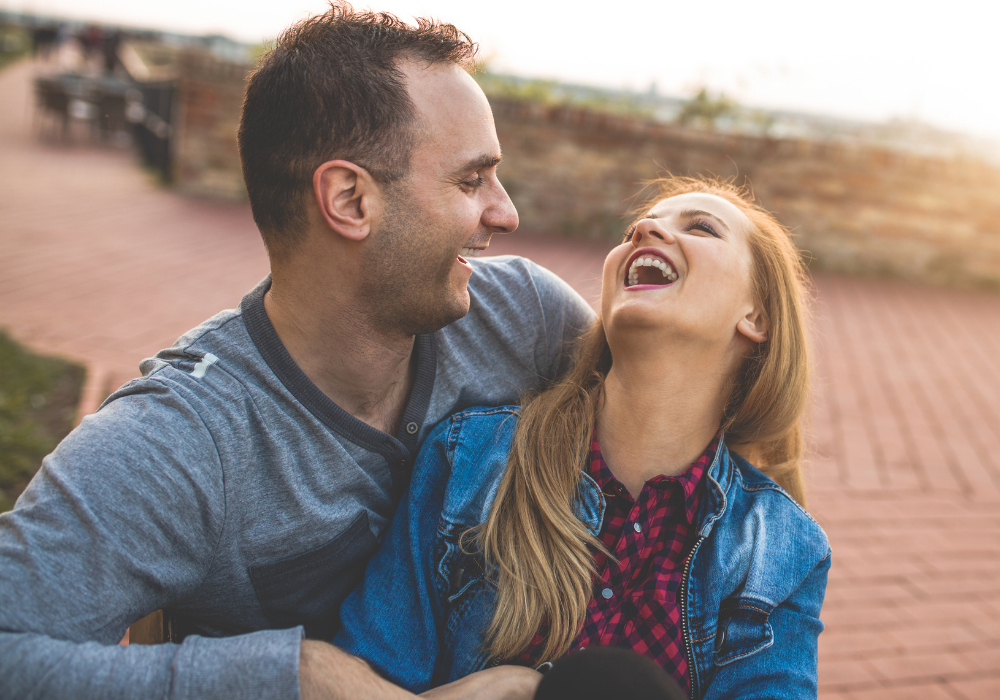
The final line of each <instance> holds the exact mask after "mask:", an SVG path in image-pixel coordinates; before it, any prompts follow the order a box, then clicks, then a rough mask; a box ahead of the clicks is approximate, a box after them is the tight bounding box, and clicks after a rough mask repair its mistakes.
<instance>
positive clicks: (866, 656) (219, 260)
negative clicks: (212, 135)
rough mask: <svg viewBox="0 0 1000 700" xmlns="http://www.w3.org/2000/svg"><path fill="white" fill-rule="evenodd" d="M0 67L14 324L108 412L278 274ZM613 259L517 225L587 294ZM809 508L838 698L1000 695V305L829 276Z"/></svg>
mask: <svg viewBox="0 0 1000 700" xmlns="http://www.w3.org/2000/svg"><path fill="white" fill-rule="evenodd" d="M30 71H31V66H30V65H29V64H20V65H18V66H15V67H13V68H10V69H8V70H7V71H5V72H3V73H0V95H3V101H2V102H0V183H2V187H0V326H2V327H5V328H7V329H8V330H9V331H10V332H11V333H12V334H13V335H14V336H15V337H16V338H18V339H20V340H22V341H23V342H26V343H27V344H29V345H30V346H32V347H33V348H36V349H38V350H40V351H42V352H50V353H58V354H62V355H65V356H68V357H71V358H74V359H77V360H79V361H81V362H84V363H85V364H86V365H87V366H88V368H89V369H90V370H91V371H90V375H89V376H90V377H91V378H90V380H89V383H88V392H89V395H90V400H91V402H92V403H93V402H94V401H96V400H97V398H98V397H99V396H100V395H101V394H102V393H103V392H105V391H106V390H107V388H108V387H113V386H116V385H118V384H120V383H121V382H122V381H124V380H126V379H128V378H130V377H132V376H135V375H136V372H137V369H136V366H137V364H138V362H139V360H140V359H141V358H143V357H145V356H148V355H150V354H152V353H153V352H155V351H156V350H157V349H158V348H160V347H163V346H165V345H169V344H170V343H172V342H173V340H174V339H175V338H176V337H177V336H178V335H180V334H181V333H182V332H184V331H185V330H186V329H188V328H189V327H191V326H193V325H195V324H196V323H198V322H199V321H201V320H202V319H204V318H206V317H208V316H209V315H211V314H212V313H214V312H215V311H217V310H219V309H222V308H227V307H232V306H234V305H236V304H238V303H239V300H240V298H241V296H242V294H243V293H244V291H246V290H247V289H249V288H250V287H251V286H253V284H254V283H255V282H256V281H257V280H258V279H260V278H261V277H262V276H263V275H264V274H266V271H267V261H266V258H265V255H264V250H263V247H262V245H261V243H260V240H259V237H258V235H257V232H256V230H255V228H254V226H253V222H252V220H251V218H250V215H249V212H248V209H247V207H246V206H245V205H235V204H224V203H218V202H208V201H198V200H194V199H189V198H183V197H180V196H177V195H176V194H174V193H171V192H169V191H165V190H163V189H160V188H159V187H157V186H156V185H155V184H154V183H153V182H152V181H151V180H150V179H149V178H148V177H147V176H146V175H145V174H144V173H143V172H142V170H141V169H139V168H138V167H136V166H135V164H134V163H133V160H132V157H131V156H130V155H129V154H128V153H125V152H120V151H114V150H107V149H98V148H94V147H92V146H89V145H86V144H78V145H75V146H59V145H55V144H51V143H44V142H40V141H39V140H38V139H36V138H34V137H33V136H32V134H31V119H30V110H29V108H28V100H29V93H28V79H29V77H30ZM606 249H607V246H606V245H604V244H599V243H586V242H570V241H561V240H559V239H554V238H544V237H537V236H530V235H527V234H520V235H519V234H513V235H511V236H505V237H500V238H499V239H498V240H495V243H494V245H493V246H492V247H491V251H495V252H497V253H505V252H516V253H520V254H523V255H526V256H528V257H531V258H533V259H535V260H537V261H539V262H540V263H542V264H544V265H546V266H547V267H549V268H551V269H553V270H555V271H556V272H557V273H559V274H561V275H563V276H564V277H565V278H566V279H567V280H569V281H570V282H571V284H573V285H574V286H576V287H577V288H578V289H580V290H581V292H582V293H584V295H585V296H587V297H588V298H589V299H591V300H595V299H596V297H597V294H598V292H599V285H598V278H599V274H600V265H601V260H602V258H603V254H604V251H605V250H606ZM815 289H816V319H815V335H816V338H817V341H818V342H817V350H818V352H817V382H816V398H815V402H814V405H813V410H812V412H811V424H810V432H811V435H812V440H811V449H812V457H811V460H810V461H811V464H810V483H811V487H812V488H811V503H810V508H811V510H812V511H813V513H814V514H815V515H816V517H817V518H818V519H819V520H820V522H821V523H822V524H823V526H824V527H825V528H826V530H827V532H828V533H829V535H830V539H831V542H832V545H833V548H834V566H833V569H832V571H831V575H830V585H829V589H828V593H827V602H826V605H825V607H824V611H823V618H824V620H825V622H826V624H827V630H826V632H824V634H823V635H822V636H821V638H820V685H821V691H820V695H821V698H823V699H824V700H896V699H897V698H898V699H902V698H921V699H922V700H939V699H940V700H979V699H984V700H985V699H993V698H1000V507H998V506H1000V360H998V359H997V358H998V357H1000V297H998V296H991V295H986V294H975V293H968V292H957V291H950V290H941V289H932V288H923V287H919V286H914V285H909V284H906V285H904V284H898V283H892V282H884V281H874V280H859V279H850V278H843V277H834V276H827V275H823V276H817V277H816V278H815Z"/></svg>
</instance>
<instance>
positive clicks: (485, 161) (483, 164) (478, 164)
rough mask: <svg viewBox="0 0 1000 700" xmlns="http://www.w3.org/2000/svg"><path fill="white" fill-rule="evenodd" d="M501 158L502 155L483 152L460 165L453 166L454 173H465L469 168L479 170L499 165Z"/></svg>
mask: <svg viewBox="0 0 1000 700" xmlns="http://www.w3.org/2000/svg"><path fill="white" fill-rule="evenodd" d="M501 158H502V156H498V155H494V154H484V155H481V156H477V157H476V158H473V159H472V160H470V161H468V162H466V163H463V164H462V165H461V166H459V167H457V168H455V173H456V174H459V173H467V172H469V171H470V170H480V169H482V168H495V167H496V166H498V165H500V160H501Z"/></svg>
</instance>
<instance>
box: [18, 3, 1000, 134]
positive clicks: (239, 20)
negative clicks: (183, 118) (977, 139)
mask: <svg viewBox="0 0 1000 700" xmlns="http://www.w3.org/2000/svg"><path fill="white" fill-rule="evenodd" d="M355 5H356V6H358V7H371V8H372V9H377V10H386V11H390V12H394V13H396V14H398V15H400V16H401V17H414V16H421V15H429V16H434V17H437V18H439V19H442V20H444V21H448V22H452V23H453V24H455V25H457V26H458V27H459V28H460V29H462V30H464V31H466V32H467V33H468V34H470V35H471V36H472V38H473V39H474V40H476V41H477V42H479V44H480V46H481V51H482V55H483V56H484V57H485V58H487V59H488V61H489V65H490V67H491V69H493V70H497V71H502V72H510V73H516V74H519V75H524V76H531V77H541V78H554V79H558V80H563V81H569V82H577V83H584V84H593V85H601V86H607V87H615V88H621V87H625V88H632V89H638V90H646V89H649V87H650V86H651V85H653V84H654V83H655V85H656V88H657V90H658V91H659V92H660V93H662V94H667V95H676V96H680V97H685V96H690V95H692V94H694V92H696V91H697V89H698V88H701V87H706V88H708V89H709V90H710V91H713V92H725V93H726V94H727V95H729V96H731V97H733V98H735V99H737V100H738V101H739V102H741V103H743V104H745V105H748V106H753V107H765V108H777V109H792V110H798V111H806V112H815V113H819V114H827V115H832V116H841V117H847V118H855V119H862V120H871V121H885V120H889V119H894V118H899V119H916V120H919V121H922V122H925V123H928V124H932V125H935V126H938V127H942V128H946V129H950V130H955V131H962V132H965V133H970V134H973V135H978V136H985V137H988V138H991V139H1000V89H998V86H1000V75H998V73H1000V3H994V2H988V1H987V0H976V1H970V0H950V1H949V2H947V3H933V4H932V3H929V2H926V1H924V2H920V1H919V0H918V1H917V2H903V1H902V0H894V1H891V2H890V1H887V0H868V1H859V0H839V1H837V2H824V3H818V2H806V1H804V0H795V1H794V2H793V1H790V0H756V1H755V2H747V1H746V0H714V1H711V2H709V1H706V0H700V1H699V0H687V1H686V2H675V1H673V0H617V1H615V2H609V1H608V0H604V1H602V2H591V1H589V0H578V1H577V2H554V1H552V0H494V1H493V2H489V1H484V0H478V1H476V2H471V1H470V0H356V1H355ZM324 7H326V3H325V2H324V1H323V0H281V1H280V2H279V1H278V0H157V1H156V2H153V1H152V0H0V8H3V9H7V10H15V11H28V12H38V13H44V14H54V15H59V16H67V17H74V18H81V19H85V18H91V19H94V20H100V21H107V22H115V23H121V24H127V25H135V26H144V27H153V28H162V29H169V30H174V31H180V32H190V33H221V34H227V35H229V36H231V37H233V38H236V39H240V40H244V41H251V42H258V41H261V40H264V39H269V38H273V37H274V36H276V35H277V34H278V33H279V32H280V31H281V30H282V29H283V28H284V27H286V26H288V25H289V24H292V23H293V22H295V21H296V20H298V19H301V18H303V17H305V16H308V15H309V14H311V13H315V12H320V11H322V10H323V9H324Z"/></svg>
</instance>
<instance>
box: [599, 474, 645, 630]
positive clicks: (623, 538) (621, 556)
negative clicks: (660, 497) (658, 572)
mask: <svg viewBox="0 0 1000 700" xmlns="http://www.w3.org/2000/svg"><path fill="white" fill-rule="evenodd" d="M649 495H650V494H649V488H648V487H644V488H643V490H642V492H641V493H640V494H639V498H637V499H636V500H635V501H634V502H633V503H632V507H631V508H629V511H628V515H627V516H626V518H625V522H624V523H623V524H622V530H621V533H619V535H618V541H617V542H616V544H615V550H614V555H615V557H616V558H617V559H618V562H619V563H618V565H617V566H616V565H614V563H611V564H610V565H609V566H608V567H607V571H608V572H609V576H608V577H607V583H606V584H605V585H606V586H607V587H606V588H605V589H604V590H603V591H602V595H604V597H605V598H607V602H608V603H609V606H608V612H607V616H606V618H605V624H604V629H602V630H601V633H600V644H601V645H603V646H613V645H615V644H617V643H618V642H619V641H621V638H622V635H623V633H624V629H625V622H626V621H627V620H626V619H625V618H624V615H625V612H626V609H625V605H624V604H625V602H626V601H625V597H626V595H627V594H628V591H629V590H631V588H632V585H633V578H634V577H635V575H636V574H637V572H638V570H639V569H640V568H641V566H640V562H641V557H642V551H643V548H644V547H645V543H646V528H645V527H644V526H643V523H644V522H645V520H646V513H647V512H648V504H649ZM608 592H610V596H609V595H608Z"/></svg>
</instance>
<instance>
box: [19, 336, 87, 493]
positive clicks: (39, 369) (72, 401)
mask: <svg viewBox="0 0 1000 700" xmlns="http://www.w3.org/2000/svg"><path fill="white" fill-rule="evenodd" d="M82 383H83V369H82V368H81V367H79V366H77V365H74V364H71V363H69V362H66V361H65V360H60V359H56V358H51V357H39V356H37V355H34V354H32V353H30V352H28V351H27V350H26V349H24V348H23V347H21V346H20V345H18V344H17V343H16V342H14V341H13V340H11V339H10V338H9V337H8V336H7V335H6V334H5V333H3V332H2V331H0V512H2V511H4V510H9V509H10V508H11V507H12V506H13V505H14V500H15V498H16V497H17V495H18V494H19V493H20V492H21V490H23V488H24V486H25V485H26V484H27V483H28V481H30V480H31V477H32V476H34V474H35V472H36V471H37V470H38V467H39V466H40V464H41V460H42V457H44V456H45V455H46V454H48V453H49V452H51V451H52V449H53V448H54V447H55V446H56V444H57V443H58V442H59V440H60V439H62V437H63V436H64V435H65V434H66V433H68V432H69V431H70V429H72V427H73V418H74V411H75V407H76V402H77V401H78V400H79V395H80V388H81V385H82Z"/></svg>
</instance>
